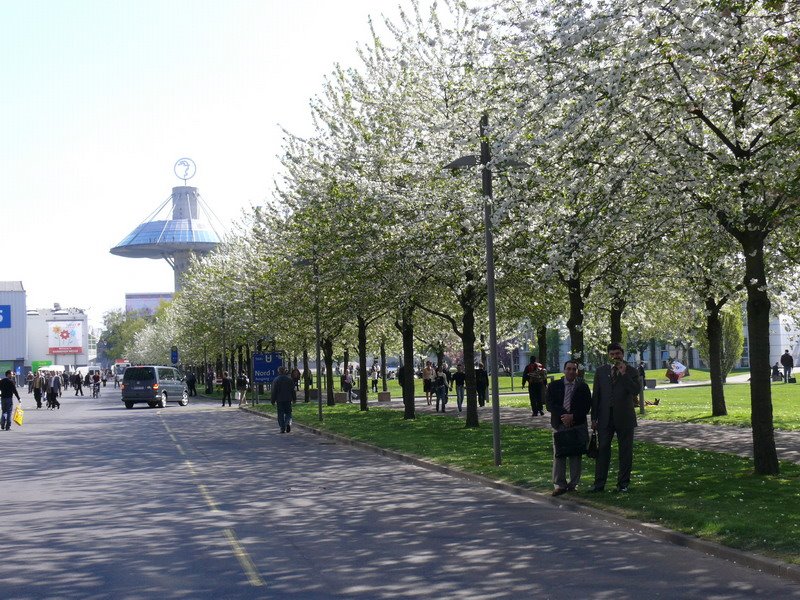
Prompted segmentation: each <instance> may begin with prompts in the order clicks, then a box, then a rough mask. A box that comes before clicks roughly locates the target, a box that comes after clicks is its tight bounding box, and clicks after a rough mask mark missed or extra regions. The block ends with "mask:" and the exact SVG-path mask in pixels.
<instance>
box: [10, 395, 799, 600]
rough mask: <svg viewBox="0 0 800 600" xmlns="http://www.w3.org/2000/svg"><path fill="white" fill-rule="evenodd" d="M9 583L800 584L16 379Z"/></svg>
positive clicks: (567, 590)
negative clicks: (48, 398)
mask: <svg viewBox="0 0 800 600" xmlns="http://www.w3.org/2000/svg"><path fill="white" fill-rule="evenodd" d="M23 402H24V406H25V407H26V408H27V410H26V421H25V425H24V426H23V427H22V428H17V427H16V426H14V428H13V429H12V430H11V431H9V432H0V448H2V462H1V463H0V465H1V466H0V506H2V511H3V514H4V519H3V522H4V526H3V527H2V529H0V556H2V560H1V561H0V598H4V599H21V598H47V599H57V598H191V599H204V598H214V599H220V598H298V599H300V598H302V599H314V598H365V599H367V598H368V599H383V598H481V599H495V598H497V599H499V598H569V599H574V598H597V599H605V598H703V599H711V598H713V599H727V598H754V597H769V598H800V586H797V585H796V584H793V583H790V582H787V581H783V580H781V579H778V578H775V577H772V576H767V575H763V574H761V573H759V572H756V571H753V570H750V569H747V568H744V567H739V566H737V565H735V564H733V563H730V562H727V561H724V560H720V559H716V558H711V557H708V556H705V555H703V554H700V553H698V552H696V551H693V550H688V549H685V548H680V547H677V546H673V545H670V544H667V543H663V542H657V541H653V540H649V539H646V538H644V537H641V536H640V535H638V534H635V533H631V532H628V531H622V530H619V529H618V528H615V527H613V526H610V525H608V524H606V523H604V522H602V521H599V520H596V519H593V518H591V517H588V516H585V515H576V514H574V513H571V512H569V511H566V510H562V509H559V508H557V507H555V506H553V505H551V504H550V503H547V502H541V503H539V502H535V501H531V500H527V499H524V498H519V497H516V496H512V495H508V494H505V493H503V492H499V491H495V490H491V489H486V488H484V487H482V486H480V485H477V484H472V483H470V482H465V481H462V480H459V479H454V478H451V477H448V476H446V475H441V474H436V473H431V472H428V471H426V470H424V469H421V468H418V467H414V466H411V465H406V464H399V463H397V462H394V461H392V460H391V459H388V458H385V457H381V456H378V455H375V454H372V453H369V452H364V451H361V450H358V449H354V448H351V447H346V446H339V445H336V444H333V443H332V442H330V441H327V440H325V439H322V438H320V437H319V436H315V435H312V434H307V433H303V432H302V431H300V430H299V429H298V428H295V430H294V431H292V433H291V434H286V435H281V434H280V433H279V432H278V428H277V425H276V424H275V422H274V421H272V420H267V419H262V418H259V417H256V416H252V415H248V414H246V413H242V412H240V411H238V410H237V409H235V408H233V409H228V408H225V409H222V408H220V407H219V406H217V405H216V403H214V404H212V403H196V402H193V403H191V404H190V405H189V406H187V407H180V406H178V405H177V404H170V405H169V406H168V407H167V408H166V409H163V410H162V409H151V408H147V407H146V405H144V406H141V407H139V406H137V407H136V408H134V409H133V410H126V409H125V408H124V407H123V406H122V403H121V402H120V401H119V394H118V392H116V391H115V390H113V389H112V388H108V387H107V388H104V389H103V392H102V396H101V397H100V398H99V399H96V400H93V399H91V398H89V397H83V398H77V399H76V398H74V397H73V396H71V395H65V396H64V397H63V398H62V408H61V410H59V411H47V410H44V409H42V410H38V411H37V410H36V409H34V408H32V406H33V401H32V398H30V397H28V396H26V395H24V394H23Z"/></svg>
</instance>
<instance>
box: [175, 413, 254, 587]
mask: <svg viewBox="0 0 800 600" xmlns="http://www.w3.org/2000/svg"><path fill="white" fill-rule="evenodd" d="M161 422H162V423H163V424H164V427H165V428H166V429H167V433H169V437H171V438H172V441H173V442H175V446H176V447H177V448H178V452H180V453H181V455H182V456H186V452H184V451H183V448H181V445H180V443H179V442H178V440H177V438H176V437H175V436H174V435H173V433H172V430H171V429H170V428H169V425H167V423H166V421H164V419H163V417H162V419H161ZM184 462H185V464H186V468H187V469H188V470H189V473H190V474H191V476H192V478H193V479H194V480H195V482H194V483H195V485H196V486H197V489H198V490H200V495H201V496H203V499H204V500H205V501H206V504H208V506H209V508H210V509H211V512H220V510H219V505H218V504H217V503H216V501H215V500H214V497H213V496H212V495H211V492H209V491H208V488H207V487H206V486H205V484H203V483H200V482H199V481H197V479H198V476H197V471H195V468H194V465H193V464H192V461H190V460H188V459H187V460H186V461H184ZM225 537H227V538H228V543H229V544H230V545H231V549H232V550H233V554H234V556H235V557H236V559H237V560H238V561H239V564H240V565H241V566H242V570H243V571H244V573H245V575H247V581H248V582H249V583H250V585H252V586H253V587H262V586H265V585H267V584H266V583H265V582H264V580H263V579H262V578H261V575H259V574H258V569H256V565H255V563H253V559H251V558H250V555H249V554H248V553H247V550H245V549H244V546H242V544H241V542H239V540H238V538H237V537H236V533H234V531H233V529H231V528H230V527H226V528H225Z"/></svg>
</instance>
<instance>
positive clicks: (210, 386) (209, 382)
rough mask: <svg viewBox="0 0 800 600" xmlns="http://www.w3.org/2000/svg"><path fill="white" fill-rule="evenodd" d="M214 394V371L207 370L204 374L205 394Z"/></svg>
mask: <svg viewBox="0 0 800 600" xmlns="http://www.w3.org/2000/svg"><path fill="white" fill-rule="evenodd" d="M213 393H214V371H213V370H211V369H209V370H208V373H206V394H213Z"/></svg>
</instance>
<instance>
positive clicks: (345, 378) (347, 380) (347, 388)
mask: <svg viewBox="0 0 800 600" xmlns="http://www.w3.org/2000/svg"><path fill="white" fill-rule="evenodd" d="M342 391H343V392H345V393H346V394H347V401H348V402H352V401H353V398H352V393H353V376H352V375H351V374H350V369H348V368H347V367H345V368H344V372H343V373H342Z"/></svg>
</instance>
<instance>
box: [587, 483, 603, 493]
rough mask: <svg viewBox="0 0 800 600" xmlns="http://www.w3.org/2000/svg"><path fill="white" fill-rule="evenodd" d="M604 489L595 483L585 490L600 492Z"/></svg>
mask: <svg viewBox="0 0 800 600" xmlns="http://www.w3.org/2000/svg"><path fill="white" fill-rule="evenodd" d="M604 490H605V488H604V487H598V486H596V485H593V486H592V487H590V488H589V489H588V490H586V491H587V492H589V493H590V494H599V493H600V492H602V491H604Z"/></svg>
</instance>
